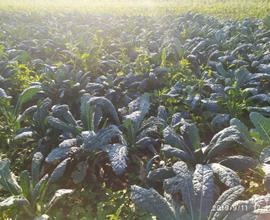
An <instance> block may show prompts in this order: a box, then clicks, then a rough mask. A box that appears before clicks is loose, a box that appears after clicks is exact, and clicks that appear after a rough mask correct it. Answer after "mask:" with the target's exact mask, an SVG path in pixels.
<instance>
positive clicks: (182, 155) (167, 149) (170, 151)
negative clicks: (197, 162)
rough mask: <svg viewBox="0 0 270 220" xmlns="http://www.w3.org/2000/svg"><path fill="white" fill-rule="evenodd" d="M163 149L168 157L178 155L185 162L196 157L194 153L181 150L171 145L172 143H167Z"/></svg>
mask: <svg viewBox="0 0 270 220" xmlns="http://www.w3.org/2000/svg"><path fill="white" fill-rule="evenodd" d="M161 151H162V152H163V153H164V154H165V156H166V157H176V158H179V159H181V160H183V161H185V162H192V161H193V159H194V157H193V155H190V154H189V153H187V152H186V151H183V150H180V149H178V148H175V147H171V146H170V145H167V144H165V145H164V146H163V147H162V148H161Z"/></svg>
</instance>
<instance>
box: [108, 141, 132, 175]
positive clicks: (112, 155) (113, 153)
mask: <svg viewBox="0 0 270 220" xmlns="http://www.w3.org/2000/svg"><path fill="white" fill-rule="evenodd" d="M106 151H107V152H108V156H109V159H110V161H111V165H112V169H113V171H114V172H115V173H116V175H121V174H123V172H124V171H125V169H126V167H127V159H128V157H127V155H128V150H127V146H125V145H122V144H110V145H108V146H107V147H106Z"/></svg>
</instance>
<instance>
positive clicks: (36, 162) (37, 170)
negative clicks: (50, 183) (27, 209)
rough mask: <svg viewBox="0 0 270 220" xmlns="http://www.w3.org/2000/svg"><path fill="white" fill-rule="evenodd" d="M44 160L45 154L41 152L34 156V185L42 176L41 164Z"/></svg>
mask: <svg viewBox="0 0 270 220" xmlns="http://www.w3.org/2000/svg"><path fill="white" fill-rule="evenodd" d="M43 161H44V157H43V154H42V153H41V152H36V153H35V154H34V156H33V158H32V166H31V176H32V182H33V185H35V184H36V183H37V182H38V180H39V177H40V170H41V165H42V163H43Z"/></svg>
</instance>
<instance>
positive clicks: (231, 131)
mask: <svg viewBox="0 0 270 220" xmlns="http://www.w3.org/2000/svg"><path fill="white" fill-rule="evenodd" d="M234 147H242V148H244V149H245V150H248V151H254V150H255V149H254V145H252V143H250V142H249V141H248V140H247V138H246V136H245V135H244V134H242V133H241V132H240V131H239V130H238V129H237V127H236V126H230V127H228V128H225V129H223V130H221V131H220V132H218V133H217V134H216V135H215V136H214V137H213V138H212V140H211V141H210V144H209V146H208V148H207V157H208V158H212V157H215V156H217V155H220V154H222V153H224V152H226V151H227V150H228V149H231V148H234Z"/></svg>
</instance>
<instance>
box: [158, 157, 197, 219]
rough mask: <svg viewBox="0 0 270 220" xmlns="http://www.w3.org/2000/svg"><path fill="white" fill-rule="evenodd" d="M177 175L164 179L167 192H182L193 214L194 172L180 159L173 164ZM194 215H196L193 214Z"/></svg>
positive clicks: (186, 204)
mask: <svg viewBox="0 0 270 220" xmlns="http://www.w3.org/2000/svg"><path fill="white" fill-rule="evenodd" d="M173 171H174V173H175V174H176V176H175V177H172V178H169V179H166V180H164V182H163V188H164V190H165V192H167V193H170V194H174V193H178V192H180V193H181V195H182V199H183V201H184V203H185V206H186V207H187V209H188V210H189V212H190V214H191V216H193V214H194V212H195V210H194V208H195V207H194V202H195V200H194V199H195V197H194V192H193V184H192V174H191V172H190V171H189V169H188V167H187V165H186V163H184V162H183V161H178V162H176V163H175V164H174V165H173ZM193 217H194V216H193Z"/></svg>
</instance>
